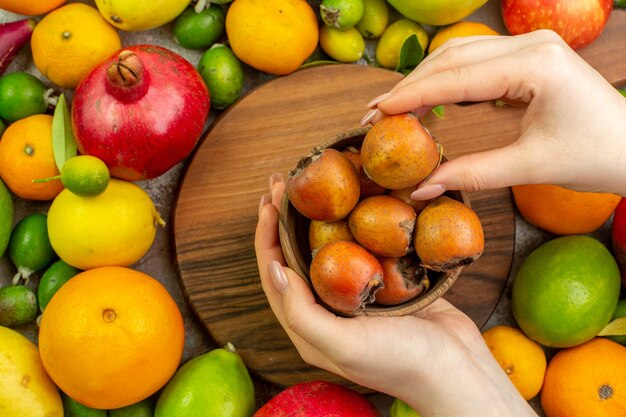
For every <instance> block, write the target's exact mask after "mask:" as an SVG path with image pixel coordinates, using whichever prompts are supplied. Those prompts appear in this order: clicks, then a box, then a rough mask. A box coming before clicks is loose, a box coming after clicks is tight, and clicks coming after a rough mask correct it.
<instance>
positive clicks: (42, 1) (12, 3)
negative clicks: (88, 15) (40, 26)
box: [0, 0, 67, 16]
mask: <svg viewBox="0 0 626 417" xmlns="http://www.w3.org/2000/svg"><path fill="white" fill-rule="evenodd" d="M66 1H67V0H30V1H24V0H0V9H4V10H7V11H9V12H12V13H17V14H25V15H27V16H35V15H39V14H44V13H48V12H49V11H50V10H52V9H56V8H57V7H59V6H60V5H62V4H63V3H65V2H66Z"/></svg>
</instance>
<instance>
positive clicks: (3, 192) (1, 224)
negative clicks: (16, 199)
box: [0, 179, 14, 257]
mask: <svg viewBox="0 0 626 417" xmlns="http://www.w3.org/2000/svg"><path fill="white" fill-rule="evenodd" d="M13 211H14V210H13V199H12V198H11V193H10V192H9V189H8V188H7V187H6V185H4V182H2V179H0V257H1V256H2V255H4V252H5V251H6V249H7V246H8V244H9V239H10V238H11V229H12V228H13Z"/></svg>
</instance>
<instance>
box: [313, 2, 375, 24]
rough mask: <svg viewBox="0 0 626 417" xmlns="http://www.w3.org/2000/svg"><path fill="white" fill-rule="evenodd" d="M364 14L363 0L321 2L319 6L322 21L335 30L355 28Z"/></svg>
mask: <svg viewBox="0 0 626 417" xmlns="http://www.w3.org/2000/svg"><path fill="white" fill-rule="evenodd" d="M364 12H365V1H364V0H323V1H322V4H320V15H321V17H322V21H323V22H324V23H325V24H327V25H328V26H332V27H334V28H337V29H348V28H353V27H355V26H356V24H357V23H359V21H360V20H361V18H362V17H363V13H364Z"/></svg>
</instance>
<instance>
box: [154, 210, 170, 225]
mask: <svg viewBox="0 0 626 417" xmlns="http://www.w3.org/2000/svg"><path fill="white" fill-rule="evenodd" d="M153 215H154V224H158V225H159V226H161V227H165V225H166V224H167V223H166V222H165V220H163V217H161V215H160V214H159V212H158V211H157V210H156V209H154V213H153Z"/></svg>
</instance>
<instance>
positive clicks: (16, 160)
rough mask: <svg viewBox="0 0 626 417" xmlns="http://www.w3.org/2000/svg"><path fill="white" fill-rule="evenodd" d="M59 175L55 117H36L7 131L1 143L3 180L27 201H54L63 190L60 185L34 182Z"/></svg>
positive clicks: (0, 160)
mask: <svg viewBox="0 0 626 417" xmlns="http://www.w3.org/2000/svg"><path fill="white" fill-rule="evenodd" d="M56 175H59V170H58V169H57V166H56V163H55V162H54V154H53V150H52V116H50V115H47V114H35V115H33V116H29V117H26V118H24V119H20V120H18V121H16V122H14V123H12V124H11V125H9V127H8V128H7V130H5V131H4V134H3V135H2V140H0V177H2V179H3V180H4V182H5V184H6V185H7V187H9V188H10V189H11V191H13V193H15V195H17V196H18V197H21V198H23V199H25V200H43V201H45V200H52V199H53V198H54V197H56V196H57V194H59V193H60V192H61V190H62V189H63V184H61V182H60V181H49V182H39V183H34V182H33V180H37V179H41V178H50V177H54V176H56Z"/></svg>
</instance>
